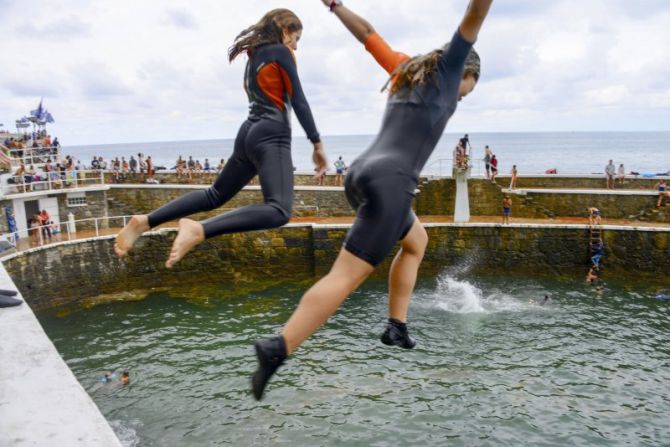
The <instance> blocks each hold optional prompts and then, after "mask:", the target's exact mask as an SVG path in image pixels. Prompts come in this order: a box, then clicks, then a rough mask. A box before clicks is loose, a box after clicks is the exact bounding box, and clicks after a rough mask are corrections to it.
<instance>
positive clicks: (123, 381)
mask: <svg viewBox="0 0 670 447" xmlns="http://www.w3.org/2000/svg"><path fill="white" fill-rule="evenodd" d="M120 382H121V384H122V385H128V384H129V383H130V373H129V372H128V371H123V374H121V380H120Z"/></svg>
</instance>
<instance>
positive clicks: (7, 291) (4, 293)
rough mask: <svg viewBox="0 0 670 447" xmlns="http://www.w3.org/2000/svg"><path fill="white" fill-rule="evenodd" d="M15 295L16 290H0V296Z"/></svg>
mask: <svg viewBox="0 0 670 447" xmlns="http://www.w3.org/2000/svg"><path fill="white" fill-rule="evenodd" d="M17 294H18V292H17V291H16V290H8V289H0V295H6V296H16V295H17Z"/></svg>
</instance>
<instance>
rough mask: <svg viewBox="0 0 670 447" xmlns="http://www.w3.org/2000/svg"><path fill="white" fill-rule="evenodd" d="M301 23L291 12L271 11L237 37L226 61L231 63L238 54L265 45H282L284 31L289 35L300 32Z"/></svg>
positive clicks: (285, 10) (284, 10)
mask: <svg viewBox="0 0 670 447" xmlns="http://www.w3.org/2000/svg"><path fill="white" fill-rule="evenodd" d="M301 29H302V22H300V19H299V18H298V16H296V15H295V14H294V13H293V12H292V11H290V10H288V9H284V8H279V9H273V10H272V11H269V12H268V13H266V14H265V15H264V16H263V18H262V19H261V20H260V21H259V22H258V23H256V24H255V25H251V26H250V27H249V28H247V29H245V30H243V31H242V32H241V33H240V34H238V35H237V37H236V38H235V41H234V42H233V45H232V46H231V47H230V48H228V60H229V61H230V62H232V61H233V59H235V58H236V57H237V56H238V55H239V54H240V53H243V52H245V51H248V50H250V49H253V48H254V47H257V46H259V45H263V44H266V43H282V42H283V40H284V30H286V31H288V32H289V33H293V32H295V31H300V30H301Z"/></svg>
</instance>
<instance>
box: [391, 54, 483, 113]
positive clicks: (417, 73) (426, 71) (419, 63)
mask: <svg viewBox="0 0 670 447" xmlns="http://www.w3.org/2000/svg"><path fill="white" fill-rule="evenodd" d="M448 47H449V43H447V44H446V45H445V46H444V48H441V49H438V50H433V51H431V52H430V53H428V54H423V55H419V56H415V57H413V58H411V59H409V60H408V61H407V62H405V63H403V64H402V65H400V66H399V67H398V68H396V69H395V70H394V71H393V73H391V79H389V82H390V81H391V80H392V79H394V81H393V82H392V85H391V93H395V92H396V91H399V90H400V89H403V88H408V89H410V90H411V89H414V88H415V87H417V86H418V85H421V84H423V83H425V82H426V81H428V80H430V79H431V78H433V77H434V76H435V75H436V73H437V64H438V61H439V60H440V58H441V57H442V53H443V52H444V51H445V49H446V48H448ZM480 71H481V61H480V58H479V55H478V54H477V52H476V51H475V49H474V48H472V49H471V50H470V52H469V53H468V56H467V57H466V59H465V67H464V71H463V79H461V84H460V86H459V88H458V100H459V101H460V100H461V99H463V98H465V97H466V96H467V95H468V94H470V92H472V91H473V90H474V88H475V85H477V81H479V74H480ZM387 85H388V82H387ZM385 87H386V86H385Z"/></svg>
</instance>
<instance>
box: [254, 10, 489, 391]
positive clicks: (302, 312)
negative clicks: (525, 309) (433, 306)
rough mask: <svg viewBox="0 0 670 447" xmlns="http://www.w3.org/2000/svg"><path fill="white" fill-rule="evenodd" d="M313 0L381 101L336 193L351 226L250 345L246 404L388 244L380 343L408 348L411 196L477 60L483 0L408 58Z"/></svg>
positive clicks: (356, 20) (415, 234) (364, 25)
mask: <svg viewBox="0 0 670 447" xmlns="http://www.w3.org/2000/svg"><path fill="white" fill-rule="evenodd" d="M323 2H324V3H325V4H327V5H328V6H329V7H330V9H331V11H332V12H334V13H335V14H336V15H337V17H338V18H339V19H340V20H341V21H342V22H343V23H344V25H345V26H346V27H347V28H348V29H349V30H350V31H351V32H352V33H353V34H354V36H355V37H356V38H357V39H358V40H359V41H361V42H362V43H364V44H365V48H366V49H367V50H368V51H369V52H370V53H372V55H373V56H374V58H375V59H376V60H377V62H378V63H379V64H380V65H381V66H382V67H383V68H384V69H385V70H386V71H387V72H389V74H390V76H391V80H390V95H389V98H388V102H387V106H386V112H385V114H384V118H383V121H382V127H381V130H380V132H379V134H378V136H377V138H376V139H375V140H374V141H373V142H372V145H371V146H370V147H369V148H368V149H367V150H366V151H365V152H364V153H363V154H361V156H360V157H358V158H357V159H356V160H355V161H354V162H353V163H352V164H351V167H350V168H349V175H347V178H346V181H345V191H346V195H347V198H348V200H349V202H350V203H351V205H352V206H353V207H354V208H355V209H356V221H355V222H354V225H353V227H352V228H351V230H350V231H349V233H348V234H347V237H346V239H345V244H344V247H343V249H342V250H341V251H340V253H339V255H338V257H337V259H336V260H335V264H334V265H333V267H332V268H331V270H330V272H329V273H328V274H327V275H326V276H325V277H323V278H322V279H321V280H319V281H318V282H317V283H316V284H315V285H314V286H312V288H311V289H309V290H308V291H307V293H305V295H304V296H303V297H302V300H301V301H300V304H299V305H298V308H297V309H296V310H295V312H294V313H293V315H292V316H291V318H290V319H289V321H288V322H287V323H286V326H285V327H284V329H283V331H282V333H281V335H279V336H277V337H273V338H269V339H265V340H259V341H257V342H256V344H255V349H256V355H257V357H258V362H259V365H258V369H257V370H256V372H255V373H254V375H253V377H252V390H253V393H254V396H255V397H256V399H260V398H262V396H263V391H264V389H265V386H266V384H267V382H268V380H270V377H272V375H273V374H274V373H275V371H276V370H277V368H279V367H280V366H281V365H282V364H283V363H284V361H285V359H286V358H287V356H288V355H289V354H291V353H292V352H293V351H294V350H295V349H296V348H297V347H298V346H300V344H301V343H302V342H303V341H305V339H307V338H308V337H309V336H310V335H312V334H313V333H314V332H315V331H316V330H317V329H318V328H319V326H321V325H322V324H323V323H325V322H326V320H327V319H328V318H329V317H330V316H331V315H332V314H333V313H334V312H335V311H336V310H337V308H338V307H339V306H340V305H341V304H342V302H343V301H344V300H345V298H346V297H347V296H348V295H349V294H350V293H351V292H352V291H353V290H355V289H356V288H357V287H358V286H359V285H360V284H361V283H362V282H363V281H364V280H365V279H366V278H367V277H368V275H370V273H372V271H373V270H374V268H375V267H376V266H377V265H379V264H380V263H381V262H382V261H383V260H384V258H385V257H386V256H387V255H388V254H389V253H390V252H391V250H392V249H393V246H394V245H395V243H396V242H397V241H400V251H399V252H398V254H397V255H396V257H395V259H394V260H393V263H392V265H391V270H390V273H389V320H388V323H387V325H386V329H385V331H384V333H383V334H382V336H381V341H382V342H383V343H384V344H387V345H396V346H400V347H402V348H407V349H410V348H413V347H414V346H415V344H416V342H415V341H414V340H413V339H412V338H411V337H410V336H409V334H408V332H407V325H406V321H407V308H408V306H409V301H410V298H411V294H412V291H413V289H414V284H415V282H416V276H417V271H418V268H419V265H420V264H421V260H422V258H423V254H424V250H425V248H426V244H427V242H428V235H427V234H426V231H425V230H424V228H423V226H422V225H421V223H420V222H419V220H418V219H417V218H416V216H415V215H414V213H413V212H412V207H411V205H412V200H413V198H414V190H415V189H416V186H417V183H418V179H419V173H420V172H421V169H422V168H423V166H424V164H425V163H426V161H427V160H428V157H429V156H430V154H431V153H432V152H433V149H434V148H435V145H436V144H437V142H438V140H439V139H440V136H441V135H442V132H443V131H444V128H445V126H446V124H447V120H448V119H449V118H450V117H451V115H452V114H453V113H454V111H455V110H456V105H457V103H458V101H459V100H460V99H461V98H463V97H464V96H466V95H467V94H468V93H470V92H471V91H472V89H473V88H474V87H475V84H476V82H477V80H478V79H479V56H477V54H476V53H475V52H474V50H472V43H473V42H474V41H475V40H476V38H477V34H478V33H479V29H480V27H481V25H482V23H483V21H484V18H485V17H486V14H487V13H488V10H489V7H490V5H491V2H492V0H471V1H470V5H469V6H468V9H467V12H466V13H465V16H464V18H463V20H462V22H461V24H460V27H459V29H458V30H457V31H456V33H455V34H454V37H453V39H452V40H451V42H450V43H449V44H447V45H445V46H444V48H441V49H439V50H435V51H432V52H430V53H428V54H427V55H425V56H417V57H414V58H410V57H409V56H407V55H405V54H402V53H398V52H395V51H393V50H392V49H391V48H390V47H389V45H388V44H387V43H386V42H385V41H384V40H383V39H382V38H381V37H380V36H379V34H377V33H376V32H375V30H374V29H373V28H372V26H371V25H370V24H369V23H368V22H366V21H365V20H363V19H362V18H361V17H359V16H357V15H355V14H354V13H352V12H351V11H350V10H348V9H347V8H345V7H344V6H343V5H342V2H341V1H340V0H323Z"/></svg>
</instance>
